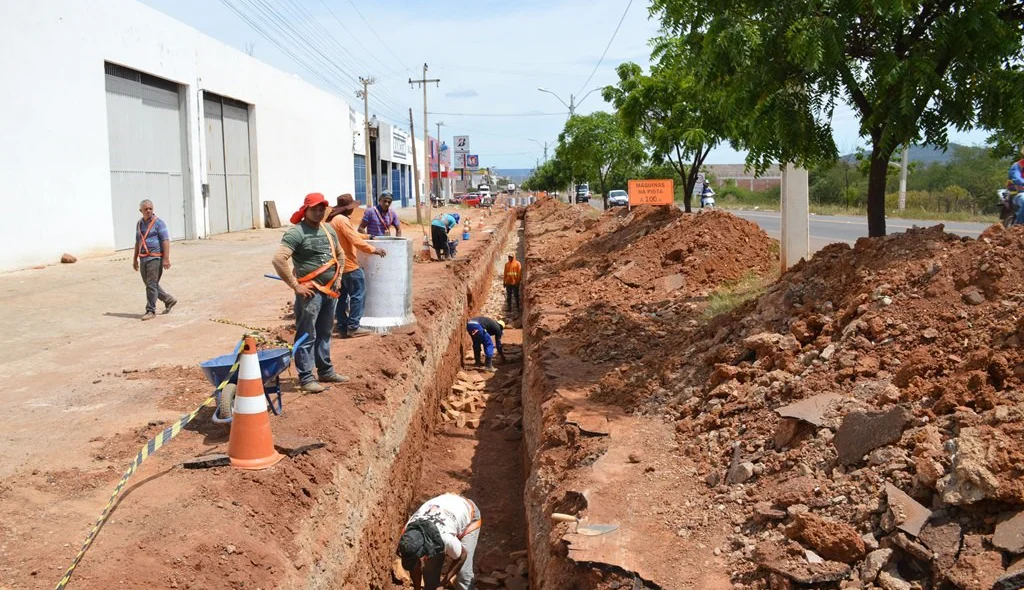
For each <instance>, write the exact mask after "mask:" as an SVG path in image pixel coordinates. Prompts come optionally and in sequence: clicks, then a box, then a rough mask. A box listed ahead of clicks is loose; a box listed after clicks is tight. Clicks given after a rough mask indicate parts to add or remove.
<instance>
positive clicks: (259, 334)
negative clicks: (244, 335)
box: [210, 318, 291, 348]
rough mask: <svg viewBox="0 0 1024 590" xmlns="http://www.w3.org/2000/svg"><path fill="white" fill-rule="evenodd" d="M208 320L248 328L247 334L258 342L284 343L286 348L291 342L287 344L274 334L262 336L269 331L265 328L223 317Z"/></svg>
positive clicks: (289, 346)
mask: <svg viewBox="0 0 1024 590" xmlns="http://www.w3.org/2000/svg"><path fill="white" fill-rule="evenodd" d="M210 321H212V322H216V323H218V324H225V325H228V326H238V327H239V328H245V329H246V330H249V335H250V336H252V337H253V338H255V339H256V342H257V343H258V344H271V345H272V344H284V345H285V346H287V347H288V348H291V344H289V343H288V341H287V340H284V339H282V338H280V337H276V336H275V337H273V338H267V337H266V336H263V334H269V333H270V330H268V329H266V328H260V327H258V326H250V325H249V324H243V323H242V322H235V321H232V320H225V319H223V318H213V319H211V320H210Z"/></svg>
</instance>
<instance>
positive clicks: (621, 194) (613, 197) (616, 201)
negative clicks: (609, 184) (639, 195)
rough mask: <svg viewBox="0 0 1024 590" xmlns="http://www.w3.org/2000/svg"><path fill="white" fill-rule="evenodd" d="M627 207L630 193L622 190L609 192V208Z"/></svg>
mask: <svg viewBox="0 0 1024 590" xmlns="http://www.w3.org/2000/svg"><path fill="white" fill-rule="evenodd" d="M626 205H629V193H627V192H626V191H621V190H615V191H609V192H608V206H609V207H625V206H626Z"/></svg>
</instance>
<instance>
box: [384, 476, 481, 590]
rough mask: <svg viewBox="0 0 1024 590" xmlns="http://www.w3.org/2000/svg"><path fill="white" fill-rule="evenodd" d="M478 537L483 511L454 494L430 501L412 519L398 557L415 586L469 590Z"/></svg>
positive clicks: (430, 589)
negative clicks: (481, 512)
mask: <svg viewBox="0 0 1024 590" xmlns="http://www.w3.org/2000/svg"><path fill="white" fill-rule="evenodd" d="M479 538H480V509H479V508H477V506H476V504H475V503H474V502H473V501H472V500H469V499H467V498H463V497H462V496H458V495H455V494H442V495H440V496H438V497H436V498H432V499H430V500H427V501H426V502H425V503H424V504H423V505H422V506H420V508H419V510H417V511H416V512H415V513H414V514H413V515H412V516H411V517H409V521H408V522H407V523H406V524H405V530H404V531H402V537H401V538H400V539H399V540H398V556H399V557H400V558H401V559H402V567H404V568H405V570H406V571H408V572H409V574H410V577H411V578H412V587H413V588H415V589H416V590H420V589H421V588H423V589H425V590H437V589H438V588H442V587H451V588H455V590H469V588H471V587H472V585H473V554H474V553H475V552H476V542H477V540H478V539H479ZM446 558H447V559H446Z"/></svg>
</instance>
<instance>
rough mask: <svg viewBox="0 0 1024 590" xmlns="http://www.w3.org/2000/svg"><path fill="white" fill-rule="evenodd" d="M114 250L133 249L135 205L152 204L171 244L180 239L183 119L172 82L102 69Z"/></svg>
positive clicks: (182, 225)
mask: <svg viewBox="0 0 1024 590" xmlns="http://www.w3.org/2000/svg"><path fill="white" fill-rule="evenodd" d="M106 95H107V96H106V100H107V137H108V141H109V147H110V193H111V194H110V198H111V209H112V214H113V221H114V248H116V249H118V250H122V249H126V248H133V247H134V246H135V225H136V223H137V222H138V220H139V218H140V214H139V202H140V201H142V200H143V199H149V200H150V201H153V207H154V209H155V210H156V214H157V216H158V217H160V218H161V219H163V220H164V222H165V223H166V224H167V230H168V232H169V233H170V235H171V239H175V240H180V239H184V237H185V186H184V178H183V176H182V168H183V166H182V159H183V153H182V145H183V141H182V119H181V111H180V109H179V105H178V87H177V84H175V83H173V82H168V81H167V80H162V79H160V78H155V77H153V76H149V75H147V74H143V73H141V72H137V71H135V70H132V69H129V68H125V67H122V66H117V65H114V64H106Z"/></svg>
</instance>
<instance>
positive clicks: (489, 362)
mask: <svg viewBox="0 0 1024 590" xmlns="http://www.w3.org/2000/svg"><path fill="white" fill-rule="evenodd" d="M484 370H485V371H487V372H488V373H494V372H495V371H497V370H498V369H495V368H494V362H493V361H492V360H491V359H487V364H486V365H484Z"/></svg>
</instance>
